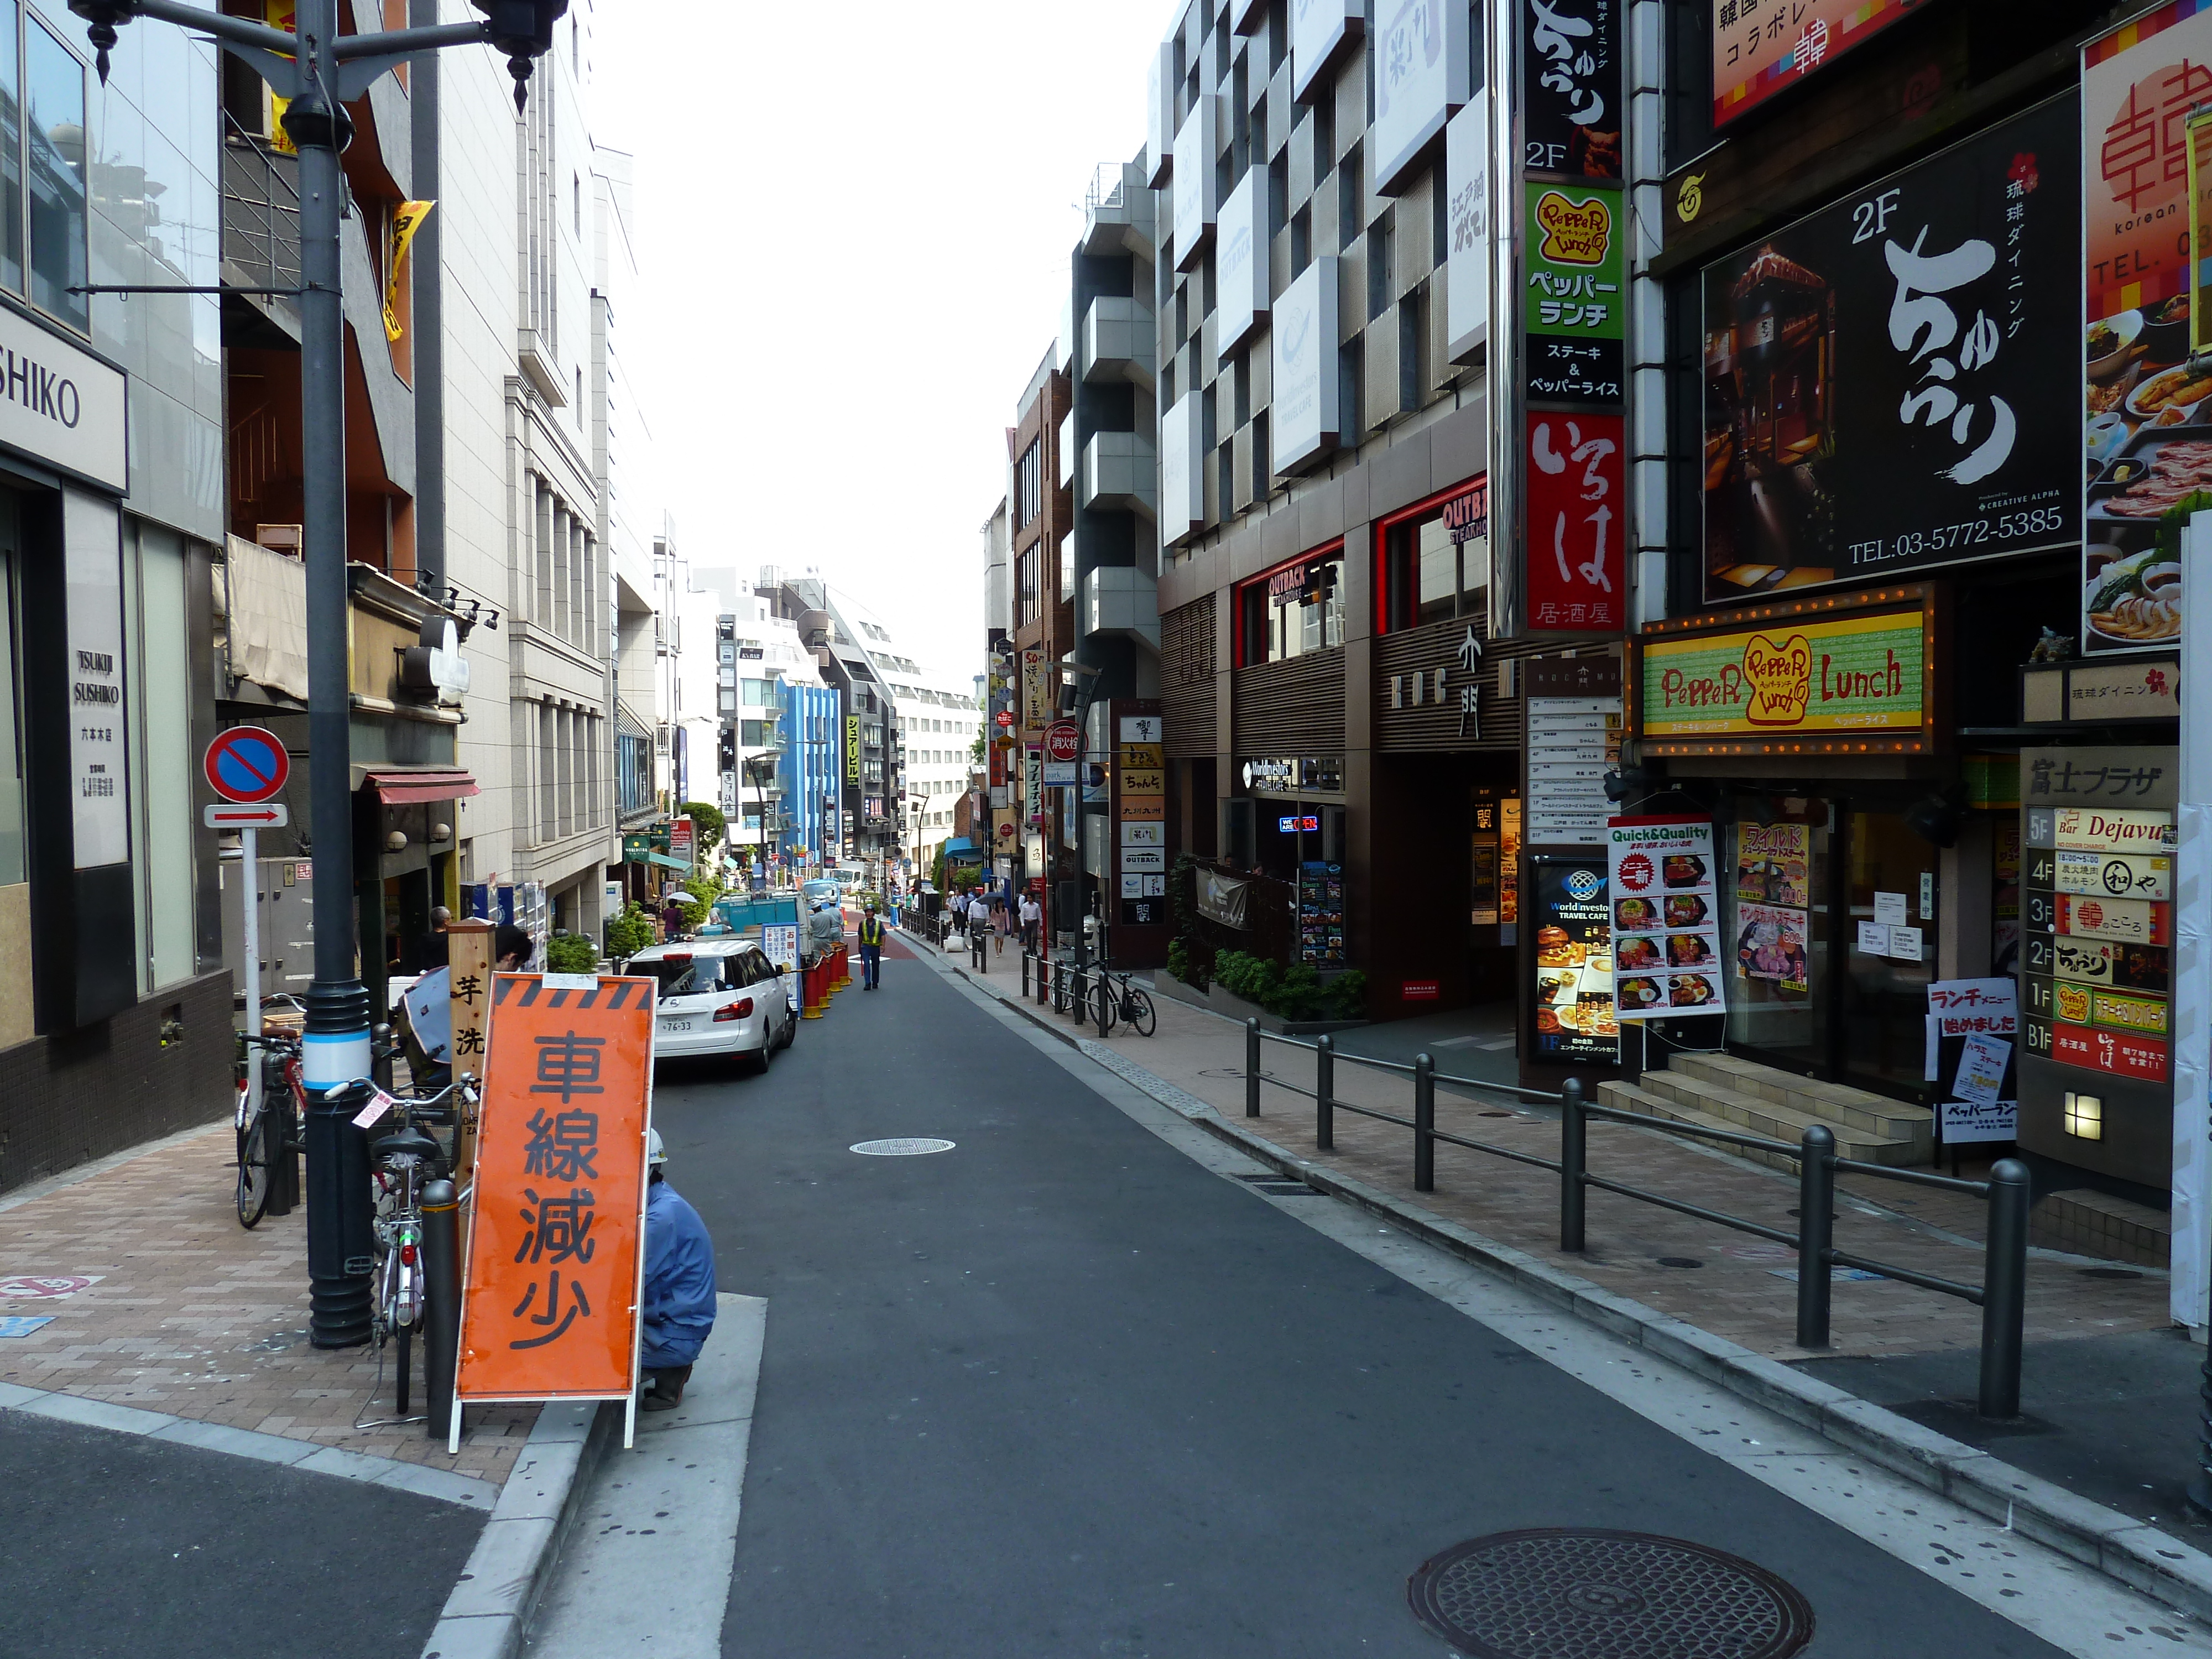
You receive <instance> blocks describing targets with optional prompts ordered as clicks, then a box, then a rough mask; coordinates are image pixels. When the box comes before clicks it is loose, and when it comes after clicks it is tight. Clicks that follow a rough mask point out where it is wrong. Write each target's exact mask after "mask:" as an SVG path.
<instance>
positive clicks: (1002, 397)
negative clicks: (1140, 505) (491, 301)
mask: <svg viewBox="0 0 2212 1659" xmlns="http://www.w3.org/2000/svg"><path fill="white" fill-rule="evenodd" d="M597 12H598V25H597V27H598V29H599V46H598V51H597V54H596V63H595V65H594V68H595V74H596V85H595V88H594V107H593V109H592V114H591V121H592V129H593V136H594V137H595V139H597V141H598V142H599V143H605V144H608V145H611V146H612V147H613V148H616V149H624V150H628V151H629V152H630V153H631V154H632V155H634V156H635V158H636V176H637V197H638V209H639V211H638V217H639V219H640V221H641V247H640V252H641V264H642V266H643V283H644V294H643V295H642V301H643V302H642V303H641V304H632V305H631V306H630V307H629V308H628V309H627V311H626V312H625V313H623V314H621V315H618V316H617V319H616V328H617V341H618V343H617V350H618V351H619V352H620V353H621V354H622V355H623V358H624V360H625V361H626V362H627V363H628V365H629V374H631V376H632V377H633V380H635V382H636V383H637V385H638V386H639V392H640V396H641V399H642V400H643V402H644V404H645V416H646V419H647V422H648V423H649V425H650V426H651V428H652V431H653V447H654V457H653V461H654V472H655V474H656V477H657V482H658V485H659V493H660V494H661V495H663V496H665V502H666V506H667V507H668V509H669V510H670V511H671V512H672V513H674V514H675V516H676V530H677V538H678V546H679V548H680V549H681V550H684V552H686V553H687V554H688V555H689V556H690V558H691V559H692V561H693V562H695V563H697V564H702V565H707V566H714V565H721V564H733V565H735V566H736V567H737V568H738V569H739V570H740V571H743V572H745V573H748V574H750V572H751V571H752V570H753V569H754V568H756V567H757V566H759V565H761V564H763V563H777V564H781V565H782V566H783V567H785V568H787V569H791V568H799V567H803V566H805V565H807V564H810V563H812V564H818V565H820V566H821V568H822V569H823V574H825V575H827V576H828V577H829V579H830V580H831V581H833V582H835V583H836V584H837V585H839V586H843V587H846V588H848V589H849V590H851V591H853V592H854V593H856V594H857V595H858V596H859V597H860V598H862V599H865V600H866V602H867V603H868V604H869V605H871V606H872V608H873V609H874V610H875V611H876V612H877V613H878V615H879V616H881V617H884V620H885V622H886V623H887V625H888V626H890V628H891V629H893V631H894V632H895V633H896V634H897V635H900V637H901V641H902V644H904V645H906V646H907V647H908V649H909V650H910V651H911V653H912V654H913V655H915V657H916V658H918V659H921V661H923V662H924V663H926V664H928V665H933V666H936V667H939V668H942V669H945V670H948V671H953V672H956V673H958V674H960V675H962V676H963V677H964V676H965V675H966V674H968V673H970V672H973V671H975V669H976V668H977V666H978V665H979V663H980V659H981V647H982V599H981V569H982V557H981V555H982V538H981V534H980V528H981V525H982V523H983V520H984V519H985V518H986V517H987V515H988V513H990V511H991V509H992V508H993V507H994V505H995V504H996V503H997V501H998V500H999V497H1000V494H1001V493H1002V491H1003V489H1004V487H1005V479H1004V471H1005V466H1006V440H1005V430H1006V427H1007V426H1009V425H1010V424H1012V421H1013V418H1014V412H1015V405H1016V401H1017V399H1018V398H1019V396H1020V394H1021V392H1022V390H1023V388H1024V386H1026V385H1027V384H1028V381H1029V377H1030V374H1031V372H1032V371H1033V370H1034V369H1035V368H1036V364H1037V362H1038V360H1039V358H1041V357H1042V356H1043V354H1044V352H1045V350H1046V349H1047V347H1048V345H1050V344H1051V343H1052V342H1053V341H1054V339H1056V338H1057V337H1058V333H1059V328H1060V306H1061V302H1062V298H1063V295H1065V293H1066V284H1067V258H1068V253H1069V251H1070V249H1071V248H1072V247H1073V244H1074V241H1075V239H1076V237H1077V236H1078V235H1079V234H1080V231H1081V228H1082V213H1081V206H1080V204H1081V203H1082V201H1083V198H1084V192H1085V189H1086V187H1087V185H1089V182H1090V179H1091V173H1092V172H1093V170H1094V168H1096V167H1097V165H1098V164H1099V163H1101V162H1104V161H1126V160H1128V159H1129V158H1131V157H1132V156H1133V155H1135V154H1136V152H1137V150H1138V149H1139V146H1140V145H1141V144H1142V143H1144V140H1145V102H1146V84H1147V82H1146V54H1147V52H1148V50H1149V49H1150V48H1152V46H1156V45H1157V44H1158V41H1159V40H1160V37H1161V36H1162V34H1163V33H1164V32H1165V30H1166V28H1167V26H1168V23H1169V22H1170V21H1171V20H1170V13H1169V9H1168V4H1167V3H1166V0H959V3H955V4H952V5H917V4H914V3H911V0H853V3H846V4H842V5H836V6H826V5H811V4H800V5H790V4H784V5H775V4H769V3H764V0H742V3H738V4H734V5H720V4H718V5H708V6H692V7H676V8H671V7H668V6H665V5H644V4H639V3H636V0H613V3H602V4H600V5H599V7H598V8H597Z"/></svg>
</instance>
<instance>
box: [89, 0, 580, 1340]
mask: <svg viewBox="0 0 2212 1659" xmlns="http://www.w3.org/2000/svg"><path fill="white" fill-rule="evenodd" d="M472 3H474V5H475V6H476V8H477V10H479V11H481V12H483V13H484V14H486V15H485V16H484V18H483V21H479V22H474V23H447V24H440V25H437V26H435V27H429V28H415V29H392V30H386V31H384V32H382V33H375V34H341V33H339V31H338V0H298V7H297V9H296V11H295V16H294V32H293V33H289V34H287V33H284V32H283V30H281V29H274V28H270V27H267V26H266V25H264V24H260V23H255V22H252V21H248V20H246V19H245V18H242V17H229V16H225V15H222V13H220V12H215V11H208V10H204V9H202V8H200V7H197V6H192V5H186V4H183V3H180V0H70V10H71V11H73V12H75V13H76V15H78V16H80V17H82V18H83V19H84V20H85V21H87V22H88V23H89V24H90V25H91V27H90V28H89V29H88V30H87V32H86V34H87V38H88V40H90V42H91V43H92V46H93V48H94V52H95V53H96V55H97V64H98V68H99V70H100V81H101V82H102V83H103V84H104V83H105V82H106V79H107V54H108V51H109V49H110V48H111V47H112V46H114V45H115V43H116V33H115V30H116V26H117V25H118V24H121V23H128V22H130V21H131V20H132V19H134V18H138V17H151V18H155V19H158V20H160V21H163V22H169V23H175V24H178V25H179V26H181V27H185V28H187V29H191V30H193V31H194V32H196V33H200V34H204V35H206V36H208V37H210V39H212V40H214V41H215V43H216V45H217V46H221V47H222V49H223V50H224V51H225V52H229V53H230V54H231V55H232V56H233V57H234V58H239V59H240V60H241V61H243V62H244V63H245V64H247V65H248V66H249V67H251V68H252V70H254V72H255V73H256V74H258V75H259V76H261V78H262V79H263V80H264V81H266V82H268V83H269V85H270V88H271V89H272V90H273V91H275V92H276V94H277V95H278V96H280V97H283V98H286V99H289V100H290V103H289V107H288V108H287V109H286V110H285V112H284V131H285V134H286V136H287V137H289V138H290V139H291V141H292V143H294V145H295V147H296V148H297V149H298V150H299V155H300V278H301V292H300V295H299V303H300V324H301V328H300V405H301V495H302V501H301V539H302V542H303V544H304V546H303V551H304V553H305V555H306V560H307V753H308V761H309V770H310V773H311V781H310V794H309V806H308V821H309V826H310V834H311V835H312V836H313V848H314V855H315V856H314V884H313V905H314V928H315V977H314V981H313V985H312V986H310V987H309V988H308V991H307V1030H306V1039H307V1042H306V1054H305V1056H304V1069H305V1073H306V1077H305V1081H306V1083H307V1088H308V1091H309V1095H308V1099H309V1102H310V1104H309V1106H308V1110H307V1277H308V1280H309V1308H310V1312H309V1337H308V1340H310V1341H311V1342H312V1343H313V1345H314V1346H316V1347H319V1348H347V1347H356V1346H359V1345H360V1344H362V1343H363V1342H366V1341H367V1340H368V1336H369V1314H370V1307H369V1302H370V1297H369V1273H370V1268H371V1266H372V1248H373V1247H372V1231H371V1209H370V1204H369V1176H368V1142H367V1139H366V1137H365V1136H364V1135H363V1133H362V1132H361V1131H360V1130H358V1129H356V1128H354V1127H353V1125H352V1122H351V1119H352V1117H353V1115H354V1114H355V1113H356V1111H357V1110H358V1109H360V1105H361V1097H362V1094H363V1093H365V1091H362V1090H356V1089H353V1088H351V1087H349V1086H347V1085H351V1084H352V1083H353V1082H354V1080H355V1079H357V1078H365V1077H367V1076H368V1070H369V1061H370V1054H369V1046H370V1045H369V1021H370V1010H369V1000H368V988H367V987H365V986H363V985H362V981H361V973H360V969H359V966H358V964H357V962H356V949H355V917H354V872H353V762H352V750H351V745H350V742H349V737H350V733H349V720H350V718H351V716H350V711H349V696H348V690H349V687H348V679H349V663H348V660H347V658H348V651H347V636H348V631H349V630H348V618H347V613H346V546H345V535H346V482H345V313H344V302H343V294H342V293H341V289H340V282H339V259H340V254H341V246H340V241H339V234H340V226H341V225H342V223H343V220H344V217H345V215H346V212H347V197H346V186H345V173H344V170H343V167H341V166H340V164H339V161H338V157H339V155H340V153H341V152H342V151H343V150H344V149H345V147H346V144H347V143H348V142H349V140H350V139H351V138H352V137H353V121H352V119H351V118H350V117H349V116H348V115H347V114H346V112H345V106H346V105H347V104H348V103H350V102H352V101H353V100H356V99H358V98H360V97H361V96H362V94H365V93H367V92H368V88H370V86H372V85H373V84H374V82H376V80H377V78H378V77H379V76H382V75H384V74H386V73H387V72H388V71H390V70H394V69H396V68H398V66H399V65H400V64H403V63H404V62H405V61H406V60H407V59H409V58H413V57H415V56H416V55H417V54H419V53H422V52H435V51H436V50H438V49H439V48H441V47H443V46H491V47H493V48H494V49H495V50H497V51H499V52H505V53H506V54H507V67H508V71H509V72H510V73H511V74H512V75H513V77H514V101H515V107H516V108H517V109H520V108H521V107H522V104H523V100H524V98H525V96H526V88H527V86H528V83H529V80H530V74H531V70H532V66H533V65H534V64H535V62H536V60H537V59H538V58H541V57H543V56H544V54H545V53H546V52H550V50H552V46H553V25H554V23H555V21H556V20H558V19H559V18H560V17H561V16H562V15H563V14H564V13H566V12H567V10H568V0H472Z"/></svg>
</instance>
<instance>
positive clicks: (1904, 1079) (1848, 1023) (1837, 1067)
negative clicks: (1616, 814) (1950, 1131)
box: [1686, 795, 1940, 1100]
mask: <svg viewBox="0 0 2212 1659" xmlns="http://www.w3.org/2000/svg"><path fill="white" fill-rule="evenodd" d="M1906 805H1907V804H1906V803H1904V802H1898V803H1894V804H1893V803H1890V802H1887V801H1880V800H1855V799H1850V798H1848V797H1844V796H1831V797H1818V796H1813V797H1806V796H1787V797H1782V798H1779V799H1777V798H1775V797H1772V796H1766V795H1755V796H1753V795H1747V796H1742V797H1739V798H1738V799H1736V801H1735V820H1736V821H1735V823H1732V824H1729V825H1725V826H1723V829H1722V830H1721V836H1722V841H1721V844H1722V846H1723V847H1724V848H1726V849H1727V859H1728V865H1729V869H1730V870H1731V872H1732V879H1730V880H1729V881H1727V882H1726V883H1724V884H1723V890H1722V895H1721V901H1722V916H1723V924H1724V937H1725V938H1727V939H1729V940H1730V941H1731V942H1732V945H1733V950H1734V956H1735V966H1734V969H1733V971H1732V973H1731V975H1730V977H1729V986H1728V994H1729V1012H1728V1014H1727V1016H1726V1019H1725V1025H1726V1036H1727V1042H1728V1046H1729V1048H1731V1049H1734V1050H1737V1051H1739V1052H1741V1053H1742V1054H1746V1055H1747V1057H1749V1058H1753V1059H1757V1060H1765V1061H1766V1062H1768V1063H1769V1064H1771V1065H1774V1066H1782V1067H1784V1068H1786V1069H1788V1070H1790V1071H1794V1072H1800V1073H1805V1074H1807V1075H1811V1076H1818V1077H1821V1078H1826V1079H1834V1080H1836V1081H1838V1082H1843V1083H1848V1084H1852V1085H1857V1086H1858V1087H1861V1088H1865V1089H1870V1090H1874V1091H1877V1092H1879V1093H1882V1094H1887V1095H1893V1096H1897V1097H1901V1098H1905V1099H1911V1100H1924V1099H1927V1098H1929V1092H1928V1091H1929V1085H1927V1084H1926V1082H1925V1081H1924V1080H1923V1079H1924V1073H1925V1071H1926V1054H1927V1047H1926V1045H1927V1014H1928V986H1929V981H1930V980H1932V979H1933V978H1935V977H1936V935H1937V927H1938V925H1939V917H1938V915H1937V906H1938V904H1939V902H1940V899H1939V894H1940V882H1939V879H1938V876H1939V870H1938V860H1939V858H1940V854H1939V851H1938V849H1937V848H1936V845H1935V844H1934V843H1933V842H1930V841H1929V840H1928V839H1926V838H1925V837H1924V836H1921V835H1919V834H1917V832H1916V831H1915V830H1914V829H1912V828H1911V826H1910V825H1909V824H1908V823H1906V821H1905V810H1906ZM1688 1030H1694V1027H1692V1028H1688ZM1686 1035H1687V1031H1686Z"/></svg>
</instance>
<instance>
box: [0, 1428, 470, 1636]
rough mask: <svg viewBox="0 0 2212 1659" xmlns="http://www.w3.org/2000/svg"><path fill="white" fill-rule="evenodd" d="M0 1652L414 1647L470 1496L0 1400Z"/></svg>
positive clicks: (457, 1560) (463, 1553)
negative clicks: (176, 1441) (0, 1520)
mask: <svg viewBox="0 0 2212 1659" xmlns="http://www.w3.org/2000/svg"><path fill="white" fill-rule="evenodd" d="M0 1491H4V1492H5V1493H6V1498H5V1509H6V1519H5V1522H4V1527H5V1531H4V1534H0V1659H34V1656H35V1659H63V1656H68V1659H264V1656H265V1659H298V1656H305V1655H310V1654H312V1655H313V1656H316V1659H414V1656H415V1655H416V1654H418V1653H420V1652H421V1651H422V1643H423V1639H424V1638H426V1637H428V1635H429V1633H430V1627H431V1626H433V1625H434V1624H435V1623H436V1622H437V1618H438V1609H439V1607H441V1605H442V1604H443V1603H444V1601H445V1599H446V1594H447V1591H448V1590H450V1589H452V1588H453V1582H454V1580H456V1579H457V1578H459V1577H460V1575H461V1570H462V1568H463V1566H464V1565H465V1564H466V1563H467V1561H468V1559H469V1552H470V1551H471V1549H473V1548H474V1547H476V1541H477V1534H478V1533H480V1532H482V1531H483V1524H484V1517H483V1512H482V1511H480V1510H472V1509H465V1508H463V1507H461V1506H460V1505H459V1504H447V1503H442V1502H440V1501H439V1500H438V1499H436V1498H422V1497H418V1496H416V1494H414V1493H412V1492H397V1491H393V1490H392V1489H390V1488H388V1487H383V1486H372V1485H370V1484H368V1482H366V1481H361V1480H337V1479H334V1478H333V1477H331V1476H330V1475H326V1474H308V1473H307V1472H305V1471H302V1470H298V1469H290V1468H282V1467H280V1466H278V1465H276V1464H273V1463H263V1462H257V1461H256V1460H254V1459H252V1458H248V1457H238V1456H234V1455H231V1454H229V1453H228V1452H219V1451H205V1450H202V1449H199V1448H197V1447H193V1446H180V1445H172V1444H169V1443H166V1442H163V1441H159V1440H155V1439H150V1438H149V1437H145V1436H143V1435H136V1434H118V1433H115V1432H112V1431H109V1430H106V1429H93V1428H85V1427H81V1426H79V1425H76V1424H73V1423H58V1422H54V1421H52V1420H51V1419H46V1418H40V1417H34V1416H31V1415H29V1414H27V1413H22V1412H0Z"/></svg>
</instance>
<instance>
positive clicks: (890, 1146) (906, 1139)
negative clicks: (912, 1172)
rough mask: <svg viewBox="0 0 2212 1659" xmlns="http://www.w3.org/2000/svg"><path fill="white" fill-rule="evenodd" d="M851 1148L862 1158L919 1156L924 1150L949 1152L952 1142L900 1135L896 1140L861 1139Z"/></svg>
mask: <svg viewBox="0 0 2212 1659" xmlns="http://www.w3.org/2000/svg"><path fill="white" fill-rule="evenodd" d="M852 1150H853V1151H854V1152H858V1153H860V1156H861V1157H863V1158H920V1157H921V1155H922V1154H923V1153H925V1152H951V1150H952V1143H951V1141H949V1140H921V1139H915V1138H914V1137H912V1136H902V1137H901V1138H899V1139H896V1140H863V1141H861V1142H860V1143H859V1144H858V1145H857V1146H854V1147H853V1148H852Z"/></svg>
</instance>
